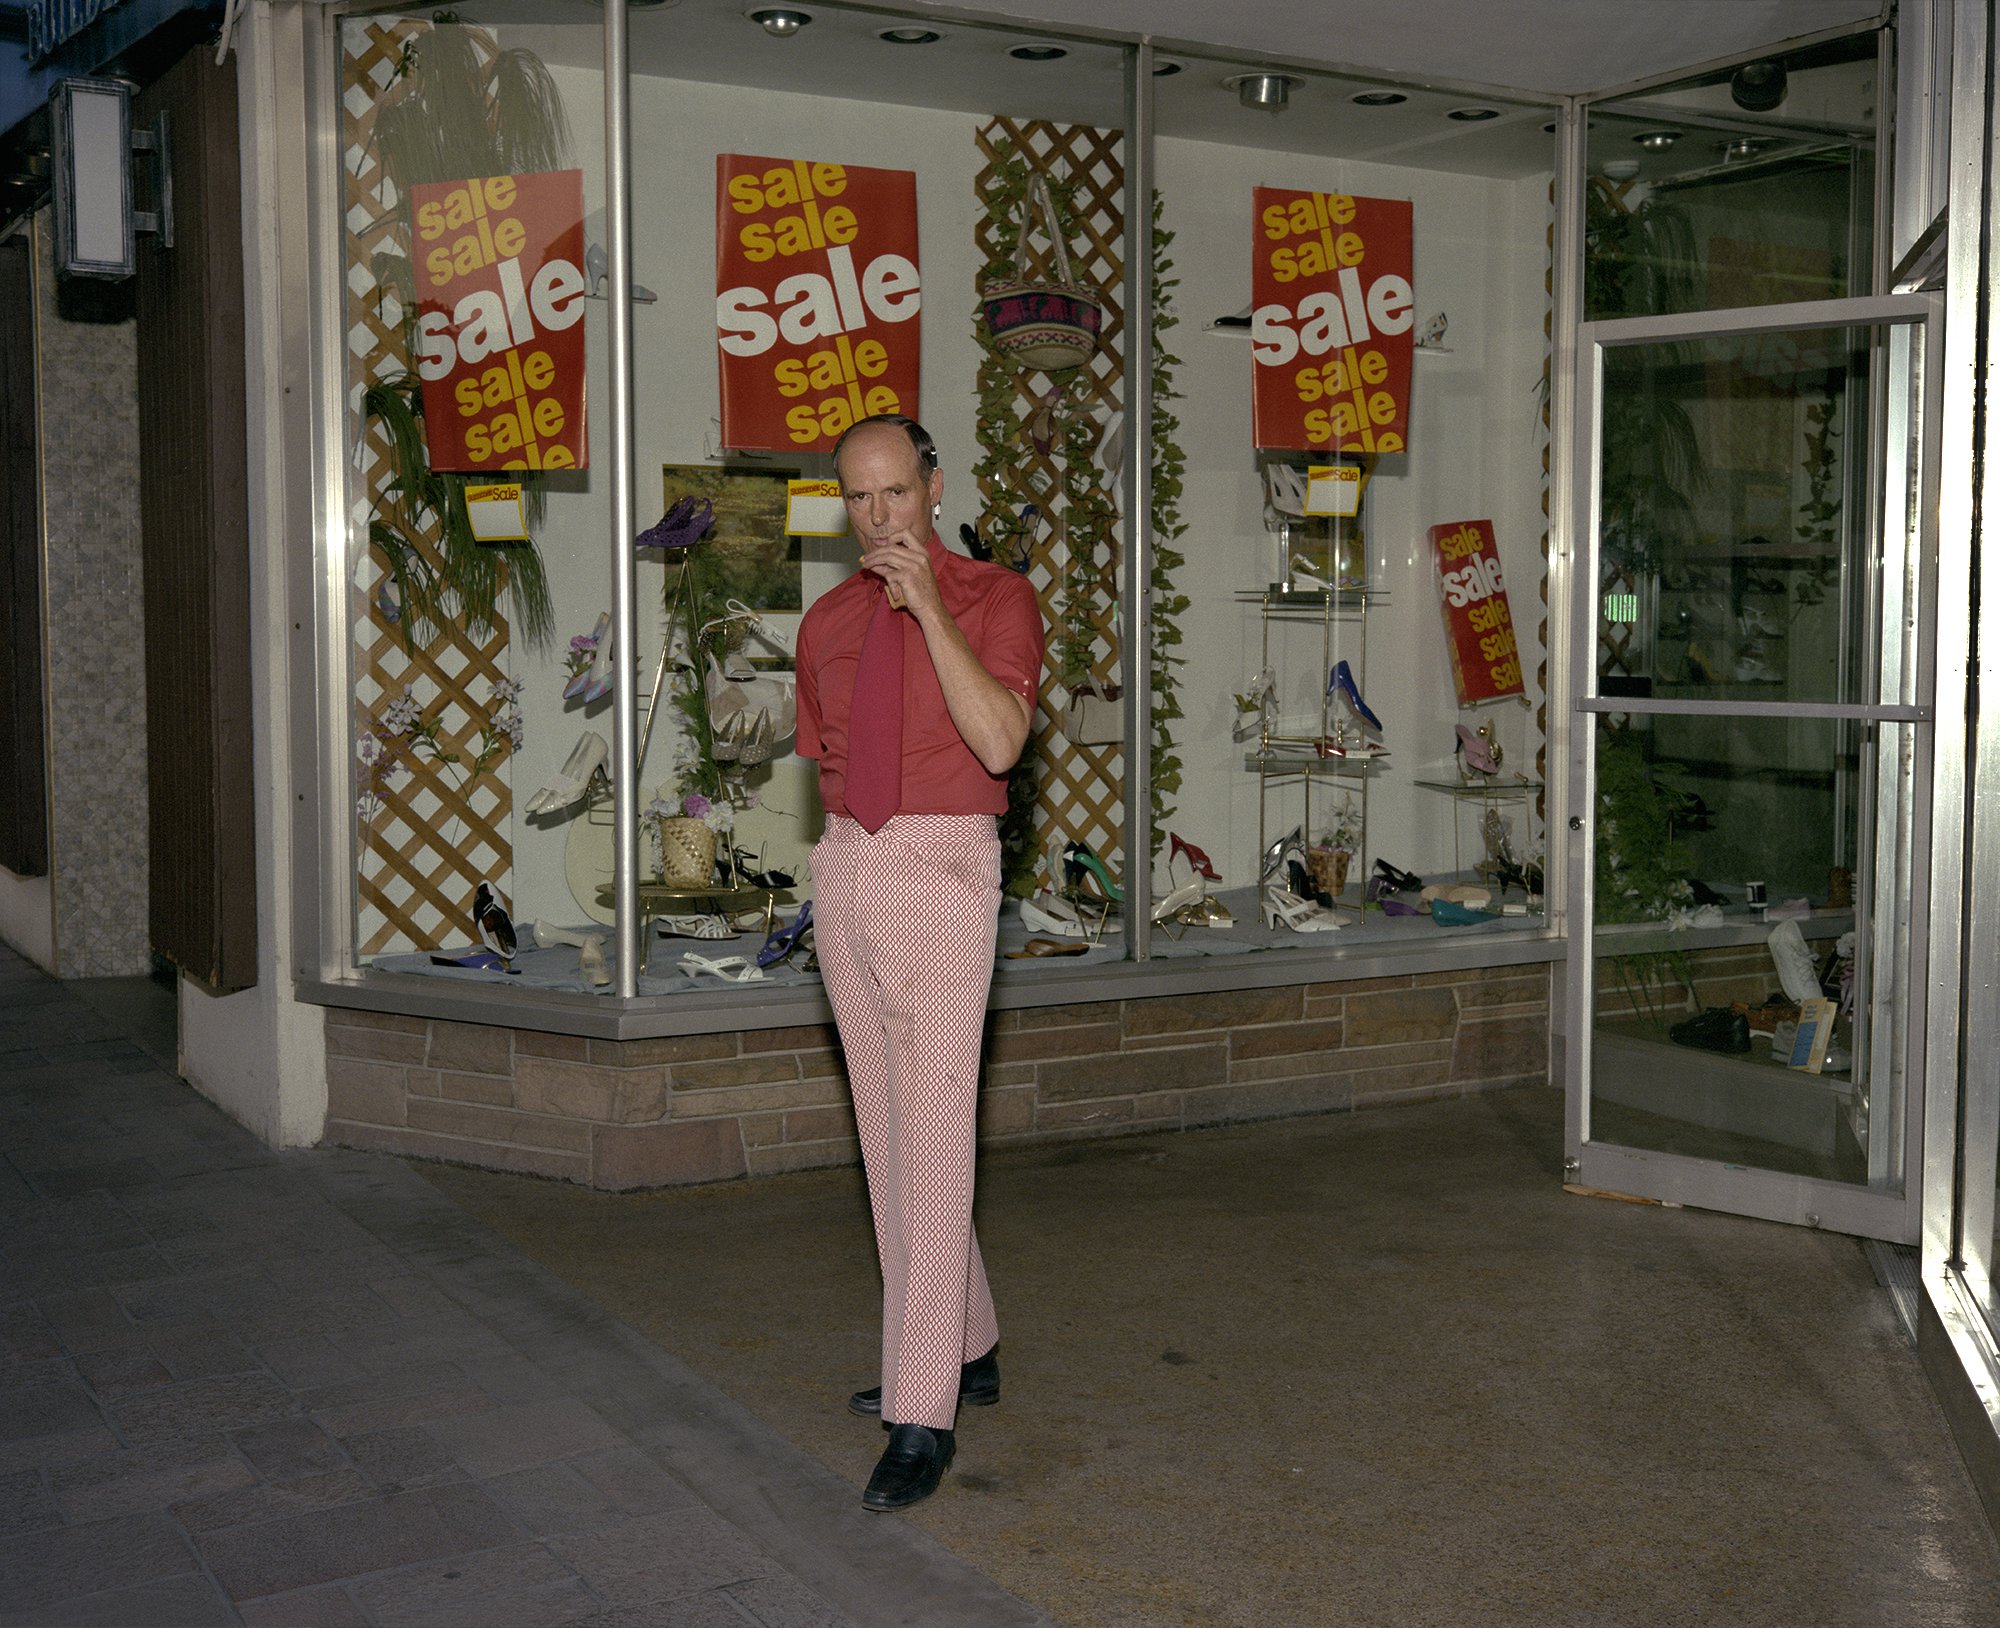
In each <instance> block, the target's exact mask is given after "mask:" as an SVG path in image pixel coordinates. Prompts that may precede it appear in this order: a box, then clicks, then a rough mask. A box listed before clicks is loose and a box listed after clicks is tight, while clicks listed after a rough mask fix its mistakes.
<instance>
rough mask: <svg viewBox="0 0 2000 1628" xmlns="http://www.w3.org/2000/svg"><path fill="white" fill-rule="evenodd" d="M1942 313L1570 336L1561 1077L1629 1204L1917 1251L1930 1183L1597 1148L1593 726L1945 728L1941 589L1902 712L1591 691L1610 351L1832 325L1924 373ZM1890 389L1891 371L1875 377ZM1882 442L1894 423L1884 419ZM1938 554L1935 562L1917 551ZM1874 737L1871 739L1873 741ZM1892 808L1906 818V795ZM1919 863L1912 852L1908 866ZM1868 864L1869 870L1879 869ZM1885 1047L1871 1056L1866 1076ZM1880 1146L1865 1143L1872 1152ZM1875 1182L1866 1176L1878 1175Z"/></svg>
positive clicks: (1850, 302) (1877, 623)
mask: <svg viewBox="0 0 2000 1628" xmlns="http://www.w3.org/2000/svg"><path fill="white" fill-rule="evenodd" d="M1941 326H1942V316H1941V313H1940V312H1939V310H1938V306H1937V302H1936V301H1935V300H1933V299H1932V298H1930V297H1928V296H1926V295H1921V294H1885V295H1862V296H1855V297H1850V298H1846V299H1829V300H1807V301H1796V302H1791V303H1788V304H1778V305H1766V306H1748V307H1741V308H1736V309H1730V310H1719V311H1695V312H1685V313H1676V314H1674V315H1671V316H1661V317H1621V318H1615V319H1608V320H1604V321H1598V322H1585V323H1582V324H1580V325H1579V326H1578V328H1577V330H1576V358H1575V378H1576V389H1575V414H1576V417H1575V421H1574V430H1573V434H1572V436H1571V438H1570V444H1571V445H1572V446H1573V447H1574V449H1575V453H1574V456H1575V467H1574V468H1573V470H1572V471H1571V476H1572V482H1573V486H1572V493H1571V518H1572V520H1573V522H1574V525H1575V530H1574V533H1573V549H1572V556H1573V558H1572V587H1573V589H1574V591H1573V592H1572V594H1571V596H1570V604H1569V616H1570V626H1569V641H1570V643H1569V651H1570V658H1571V662H1572V674H1573V682H1574V683H1575V684H1576V686H1577V689H1578V691H1579V693H1577V694H1576V696H1575V698H1574V700H1573V703H1572V707H1571V712H1570V716H1571V717H1572V718H1573V719H1574V720H1575V721H1576V722H1575V723H1574V724H1573V725H1572V726H1571V728H1570V738H1569V751H1568V753H1567V759H1568V770H1569V781H1568V786H1567V802H1566V804H1565V805H1564V808H1565V812H1566V815H1567V822H1566V823H1567V830H1566V832H1565V835H1566V836H1567V838H1568V841H1569V852H1568V858H1567V865H1566V869H1567V872H1568V896H1569V905H1570V910H1571V916H1570V920H1569V928H1570V931H1569V957H1568V961H1569V971H1568V974H1567V977H1566V979H1565V985H1566V993H1565V1003H1566V1010H1567V1011H1568V1013H1569V1015H1570V1017H1571V1021H1570V1022H1569V1023H1568V1025H1567V1029H1566V1033H1565V1036H1564V1077H1565V1081H1566V1085H1567V1093H1566V1094H1567V1099H1568V1100H1567V1105H1566V1116H1565V1117H1566V1142H1567V1146H1566V1149H1565V1158H1566V1161H1567V1163H1568V1165H1569V1167H1570V1168H1572V1169H1573V1170H1574V1172H1575V1174H1576V1179H1577V1180H1578V1181H1580V1182H1582V1183H1583V1184H1584V1185H1585V1186H1591V1187H1602V1188H1606V1189H1610V1190H1615V1191H1621V1192H1634V1193H1645V1194H1648V1195H1651V1196H1660V1197H1664V1198H1668V1199H1671V1200H1674V1201H1676V1202H1680V1203H1685V1204H1695V1205H1700V1206H1703V1207H1705V1208H1713V1209H1725V1210H1732V1211H1736V1212H1738V1213H1743V1214H1749V1215H1756V1216H1761V1217H1763V1218H1764V1219H1767V1220H1774V1221H1786V1222H1794V1223H1801V1224H1806V1225H1812V1226H1820V1227H1826V1228H1829V1229H1831V1230H1834V1231H1843V1232H1855V1233H1861V1234H1866V1235H1871V1236H1878V1237H1891V1238H1904V1239H1907V1240H1911V1241H1913V1240H1914V1239H1915V1238H1916V1237H1917V1235H1918V1232H1919V1230H1920V1227H1921V1217H1922V1205H1923V1197H1924V1191H1925V1185H1926V1184H1925V1183H1924V1182H1923V1181H1922V1180H1921V1179H1920V1178H1919V1172H1918V1169H1917V1166H1916V1161H1915V1159H1914V1157H1913V1156H1906V1157H1905V1160H1904V1169H1903V1175H1904V1180H1903V1181H1902V1183H1901V1184H1900V1186H1899V1187H1898V1188H1897V1189H1895V1190H1894V1191H1889V1190H1885V1189H1881V1188H1876V1187H1872V1186H1870V1187H1860V1186H1854V1185H1852V1184H1848V1183H1842V1182H1834V1181H1829V1180H1825V1179H1822V1178H1817V1177H1807V1176H1796V1175H1790V1174H1786V1173H1783V1172H1778V1171H1763V1170H1759V1171H1741V1170H1733V1169H1730V1168H1727V1167H1724V1166H1722V1165H1719V1164H1716V1163H1715V1162H1713V1161H1709V1160H1702V1159H1694V1158H1689V1157H1686V1156H1683V1155H1679V1154H1672V1153H1664V1152H1658V1151H1654V1150H1650V1149H1639V1148H1629V1147H1624V1146H1621V1145H1619V1144H1615V1143H1606V1142H1597V1141H1593V1140H1592V1139H1591V1136H1590V1110H1591V1102H1590V1095H1591V1072H1592V1047H1591V1040H1592V1031H1593V1028H1594V1012H1595V992H1596V961H1597V954H1596V941H1595V933H1594V930H1593V923H1594V919H1595V912H1594V906H1595V899H1596V878H1595V866H1594V863H1593V854H1594V847H1595V822H1596V810H1595V808H1594V807H1593V806H1592V804H1593V799H1592V798H1591V796H1590V788H1591V787H1592V786H1593V785H1594V784H1595V771H1596V755H1597V731H1596V730H1595V728H1592V727H1588V724H1589V720H1590V719H1592V718H1593V717H1594V716H1600V715H1605V714H1617V715H1624V716H1674V715H1680V716H1688V715H1693V716H1703V717H1727V718H1735V717H1813V718H1824V719H1831V720H1841V721H1849V722H1852V723H1855V724H1856V725H1859V726H1862V727H1863V728H1864V729H1865V728H1867V726H1872V725H1881V724H1896V725H1901V726H1911V725H1921V724H1928V723H1930V722H1932V721H1933V719H1934V717H1935V711H1934V707H1933V705H1932V700H1931V697H1930V696H1929V695H1928V694H1927V693H1924V691H1923V690H1922V688H1921V685H1922V682H1923V680H1922V677H1921V674H1922V672H1923V670H1924V669H1925V668H1926V667H1927V666H1928V663H1927V662H1926V661H1925V659H1924V657H1925V653H1926V651H1927V650H1928V649H1929V648H1930V647H1931V644H1932V641H1933V640H1934V638H1935V633H1936V628H1935V623H1934V619H1933V618H1934V611H1933V609H1932V607H1934V606H1935V604H1936V593H1935V591H1933V592H1931V593H1929V594H1927V595H1925V596H1924V597H1923V598H1922V599H1920V605H1921V606H1922V607H1923V611H1924V615H1925V620H1924V622H1923V623H1922V624H1921V625H1920V626H1919V627H1917V628H1916V629H1915V630H1914V637H1915V638H1916V640H1917V641H1918V642H1917V646H1916V668H1915V670H1914V671H1910V672H1905V671H1903V670H1902V668H1901V666H1900V664H1899V666H1898V669H1897V676H1898V682H1899V684H1900V685H1902V686H1903V687H1904V688H1905V689H1907V688H1908V686H1910V685H1912V684H1914V685H1917V686H1919V688H1918V689H1917V692H1916V693H1914V694H1909V695H1907V698H1905V699H1901V700H1896V701H1876V702H1853V703H1849V702H1776V703H1773V702H1708V701H1686V700H1673V699H1655V698H1652V697H1638V696H1600V695H1598V694H1596V693H1595V691H1596V664H1595V662H1590V663H1588V664H1587V665H1586V664H1585V663H1584V661H1583V656H1584V655H1585V654H1586V653H1588V652H1590V651H1592V650H1593V649H1594V648H1595V639H1596V614H1597V603H1596V594H1595V592H1594V591H1590V592H1585V591H1583V590H1582V589H1581V588H1580V587H1576V584H1579V583H1581V582H1583V581H1585V580H1588V581H1590V582H1591V583H1593V584H1594V583H1595V580H1596V577H1595V570H1596V564H1597V546H1596V541H1595V539H1596V535H1597V517H1598V512H1599V503H1600V497H1601V492H1600V482H1599V475H1600V471H1601V461H1602V450H1603V448H1602V423H1601V420H1600V417H1599V404H1600V402H1601V401H1602V399H1603V394H1604V353H1605V352H1606V351H1607V350H1609V349H1611V348H1613V347H1614V346H1627V345H1639V344H1649V343H1650V344H1657V343H1662V342H1675V341H1691V340H1703V339H1722V338H1732V337H1739V336H1746V335H1753V334H1769V333H1796V332H1801V331H1807V330H1813V329H1824V328H1873V329H1877V330H1882V332H1880V333H1879V334H1878V337H1877V340H1876V342H1875V350H1876V351H1877V353H1878V354H1880V355H1887V354H1889V352H1890V350H1891V348H1892V347H1890V345H1889V343H1888V336H1889V334H1891V333H1893V332H1894V331H1895V330H1897V329H1905V330H1920V331H1921V332H1922V333H1923V335H1924V348H1923V353H1922V354H1923V356H1924V358H1925V359H1926V361H1928V360H1929V359H1930V358H1933V357H1935V356H1936V355H1937V354H1938V351H1937V346H1938V342H1939V337H1940V329H1941ZM1878 376H1880V377H1887V376H1888V375H1887V374H1886V373H1881V374H1878ZM1882 427H1883V429H1884V430H1885V432H1886V430H1887V428H1888V421H1887V420H1884V421H1883V426H1882ZM1882 457H1883V448H1882V446H1881V445H1879V444H1873V445H1871V446H1870V448H1869V465H1870V473H1869V479H1868V489H1869V492H1870V494H1871V498H1870V504H1869V509H1868V522H1867V523H1868V525H1869V526H1870V528H1871V531H1870V535H1871V536H1874V535H1879V532H1878V531H1877V529H1876V528H1879V527H1881V526H1885V525H1887V524H1888V523H1889V519H1890V515H1891V513H1892V512H1893V513H1895V514H1898V515H1900V514H1901V513H1902V512H1903V510H1902V507H1901V502H1900V499H1898V501H1897V502H1896V503H1894V504H1891V502H1890V500H1889V495H1888V493H1887V492H1886V491H1885V490H1884V487H1883V482H1882V479H1881V474H1880V467H1879V466H1880V463H1881V460H1882ZM1919 552H1920V555H1922V556H1924V557H1926V558H1927V557H1928V556H1929V554H1930V553H1931V550H1929V549H1928V548H1924V547H1922V546H1921V544H1920V547H1919ZM1878 567H1879V561H1878V560H1877V559H1876V558H1875V557H1874V555H1872V554H1871V557H1870V559H1869V562H1868V568H1869V587H1868V594H1867V604H1868V610H1867V613H1866V621H1867V625H1868V626H1869V628H1870V629H1871V630H1872V631H1873V632H1874V633H1875V635H1876V640H1877V649H1866V650H1862V651H1860V652H1859V654H1860V657H1861V659H1862V660H1863V661H1864V662H1867V663H1868V664H1869V671H1870V673H1871V674H1873V675H1875V676H1874V677H1873V678H1871V680H1870V681H1869V683H1868V684H1867V685H1866V686H1865V689H1866V690H1867V691H1868V692H1869V693H1874V694H1878V695H1879V694H1880V693H1881V692H1880V690H1879V688H1877V686H1878V685H1879V684H1880V682H1881V681H1882V676H1883V675H1881V674H1880V673H1879V672H1877V668H1876V662H1877V657H1878V650H1879V644H1880V629H1881V595H1880V593H1879V592H1878V591H1877V585H1876V583H1875V575H1876V572H1877V570H1878ZM1871 733H1872V732H1871ZM1932 756H1933V754H1932V752H1931V750H1930V741H1929V736H1928V732H1927V731H1926V732H1923V733H1922V734H1920V735H1919V738H1918V746H1917V755H1916V761H1915V763H1914V765H1913V767H1912V772H1911V776H1910V781H1909V790H1910V796H1911V798H1912V799H1915V798H1917V797H1920V796H1922V795H1923V793H1924V791H1925V790H1926V789H1927V788H1928V785H1929V781H1930V776H1929V774H1928V773H1927V769H1928V763H1929V759H1930V758H1931V757H1932ZM1875 769H1876V765H1875V763H1874V759H1873V752H1872V747H1864V752H1863V772H1864V777H1867V778H1870V779H1872V781H1873V783H1874V790H1875V795H1876V802H1875V804H1874V805H1873V806H1871V808H1870V809H1869V810H1868V819H1869V823H1870V824H1871V825H1872V824H1874V823H1875V820H1876V811H1877V809H1879V808H1880V807H1882V806H1884V802H1883V799H1884V798H1885V797H1886V796H1887V794H1886V793H1884V792H1883V790H1882V788H1881V786H1880V781H1881V778H1882V777H1881V776H1880V775H1879V774H1878V773H1876V772H1875ZM1896 806H1897V807H1898V808H1900V807H1901V800H1900V799H1897V801H1896ZM1922 857H1923V856H1922V855H1921V854H1912V855H1911V860H1912V862H1913V863H1915V862H1917V861H1918V860H1920V859H1921V858H1922ZM1871 868H1872V867H1871ZM1875 908H1876V901H1875V900H1873V899H1869V898H1864V899H1862V900H1861V901H1859V908H1858V909H1857V912H1856V932H1857V934H1858V935H1859V936H1860V937H1861V938H1863V939H1864V940H1866V941H1868V942H1871V943H1873V942H1875V938H1874V934H1873V926H1872V923H1871V920H1870V916H1871V912H1872V911H1873V910H1874V909H1875ZM1919 988H1920V986H1919V985H1917V984H1916V983H1915V982H1914V981H1913V982H1912V984H1911V985H1910V988H1909V995H1910V1000H1911V1005H1910V1010H1909V1020H1908V1022H1907V1023H1906V1025H1905V1026H1904V1032H1903V1034H1902V1036H1901V1056H1900V1061H1901V1065H1902V1066H1901V1073H1902V1078H1903V1080H1904V1083H1905V1090H1904V1095H1903V1103H1902V1114H1901V1116H1900V1119H1899V1122H1898V1125H1897V1131H1898V1134H1899V1138H1900V1145H1901V1146H1902V1147H1903V1148H1904V1149H1906V1150H1911V1153H1912V1154H1913V1151H1914V1150H1915V1149H1916V1148H1917V1147H1919V1146H1920V1145H1922V1132H1923V1125H1924V1123H1925V1117H1924V1116H1925V1111H1926V1103H1925V1093H1924V1092H1923V1091H1921V1090H1918V1089H1916V1088H1915V1082H1917V1081H1919V1080H1921V1079H1922V1078H1923V1066H1924V1062H1923V1060H1924V1055H1925V1053H1924V1046H1925V1043H1926V1040H1927V1024H1926V1022H1925V1017H1924V1011H1923V1009H1922V1008H1921V1006H1920V1004H1919V1002H1918V1000H1917V996H1918V990H1919ZM1878 1055H1885V1054H1883V1053H1880V1052H1879V1051H1871V1053H1870V1061H1871V1066H1872V1065H1873V1063H1874V1062H1875V1060H1876V1057H1877V1056H1878ZM1872 1141H1873V1138H1871V1142H1872ZM1871 1173H1872V1172H1871Z"/></svg>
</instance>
